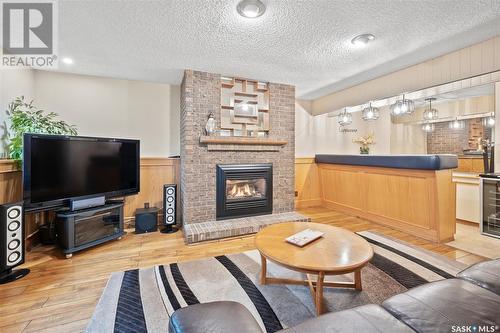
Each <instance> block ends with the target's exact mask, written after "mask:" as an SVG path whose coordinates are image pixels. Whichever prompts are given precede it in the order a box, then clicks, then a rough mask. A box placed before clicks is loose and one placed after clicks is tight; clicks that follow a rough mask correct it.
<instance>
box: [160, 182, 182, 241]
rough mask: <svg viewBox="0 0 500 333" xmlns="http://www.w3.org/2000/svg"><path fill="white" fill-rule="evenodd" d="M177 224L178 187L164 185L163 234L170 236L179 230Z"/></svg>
mask: <svg viewBox="0 0 500 333" xmlns="http://www.w3.org/2000/svg"><path fill="white" fill-rule="evenodd" d="M176 224H177V185H176V184H167V185H163V225H164V226H165V227H164V228H163V229H162V230H161V232H162V233H166V234H170V233H173V232H176V231H177V230H179V229H178V228H175V227H174V225H176Z"/></svg>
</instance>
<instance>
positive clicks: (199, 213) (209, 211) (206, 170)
mask: <svg viewBox="0 0 500 333" xmlns="http://www.w3.org/2000/svg"><path fill="white" fill-rule="evenodd" d="M220 88H221V77H220V75H218V74H211V73H205V72H199V71H192V70H186V71H185V73H184V79H183V82H182V85H181V190H180V195H181V210H182V216H183V223H184V225H189V224H192V223H203V222H213V221H215V220H216V165H217V164H245V163H246V164H251V163H272V164H273V183H274V184H273V185H274V191H273V214H278V213H285V212H292V211H293V209H294V153H295V135H294V130H295V87H293V86H289V85H284V84H276V83H269V98H270V108H269V109H270V110H269V112H270V128H271V130H270V133H269V140H276V141H278V142H286V144H284V145H282V146H280V147H278V149H275V148H273V150H275V151H269V150H270V149H269V148H268V149H266V147H265V146H264V145H263V146H259V145H256V146H248V145H245V146H244V147H245V148H244V149H247V150H246V151H243V149H242V150H237V149H235V148H234V147H235V146H234V145H231V147H228V149H227V150H224V149H221V150H219V149H217V150H211V149H210V150H209V147H208V146H207V144H206V143H200V137H202V136H204V134H205V133H204V128H205V124H206V121H207V117H208V115H209V114H210V113H213V115H214V116H215V120H216V123H217V127H218V128H220V99H221V98H220ZM242 147H243V146H242ZM249 147H250V148H249ZM252 147H253V148H252ZM217 222H221V223H222V221H217Z"/></svg>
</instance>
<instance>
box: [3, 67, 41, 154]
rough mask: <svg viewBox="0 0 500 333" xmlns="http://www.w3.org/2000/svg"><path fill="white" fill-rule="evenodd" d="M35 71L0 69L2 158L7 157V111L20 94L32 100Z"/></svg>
mask: <svg viewBox="0 0 500 333" xmlns="http://www.w3.org/2000/svg"><path fill="white" fill-rule="evenodd" d="M34 84H35V80H34V71H33V70H31V69H1V70H0V125H1V126H2V128H0V158H4V157H7V148H6V145H7V137H6V135H5V134H6V133H5V130H4V128H3V126H4V124H6V125H7V126H9V124H8V122H7V115H6V113H5V111H6V110H7V107H8V105H9V103H11V102H12V101H13V100H14V99H15V98H16V97H18V96H25V97H26V99H28V100H30V99H32V98H33V97H34V94H35V87H34Z"/></svg>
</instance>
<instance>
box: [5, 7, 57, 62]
mask: <svg viewBox="0 0 500 333" xmlns="http://www.w3.org/2000/svg"><path fill="white" fill-rule="evenodd" d="M56 4H57V3H56V1H55V0H46V1H37V0H35V1H33V0H31V1H30V2H21V1H16V0H11V1H9V0H6V1H2V16H1V17H2V48H3V55H2V66H3V67H26V66H33V67H51V68H54V67H55V66H56V65H57V64H56V60H57V57H56V56H55V50H56V48H55V44H56V43H55V42H56V38H55V37H56V34H55V32H56V31H57V25H56V18H57V16H56Z"/></svg>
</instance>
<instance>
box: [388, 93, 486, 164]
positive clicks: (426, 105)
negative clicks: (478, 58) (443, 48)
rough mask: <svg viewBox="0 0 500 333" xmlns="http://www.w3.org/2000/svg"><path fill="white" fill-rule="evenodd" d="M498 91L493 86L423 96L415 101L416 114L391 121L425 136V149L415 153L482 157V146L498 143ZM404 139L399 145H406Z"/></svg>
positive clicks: (417, 134) (415, 134)
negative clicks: (496, 140) (496, 107)
mask: <svg viewBox="0 0 500 333" xmlns="http://www.w3.org/2000/svg"><path fill="white" fill-rule="evenodd" d="M494 90H495V89H494V84H493V83H491V84H486V85H481V86H475V87H469V88H463V89H458V90H455V91H451V92H445V93H441V94H435V95H432V96H422V97H421V98H416V99H414V100H413V102H414V103H415V111H414V112H413V114H411V115H405V116H402V117H392V120H391V121H392V122H393V124H394V126H398V125H399V127H403V128H405V127H409V126H411V127H413V132H414V136H415V137H418V136H421V138H420V141H421V140H424V142H423V145H424V147H422V148H425V149H420V151H416V152H415V153H421V152H423V151H422V150H425V153H427V154H456V155H480V154H482V146H483V145H484V144H485V143H490V142H492V141H493V140H494V127H495V126H494V125H495V117H494V114H495V95H494V93H495V91H494ZM418 128H420V131H421V133H418V132H417V129H418ZM393 134H394V135H396V136H397V135H398V133H397V132H396V133H393ZM406 135H408V133H406ZM400 139H401V140H398V138H395V141H396V142H403V141H404V139H403V138H400ZM395 148H397V147H395ZM411 153H413V152H411Z"/></svg>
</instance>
